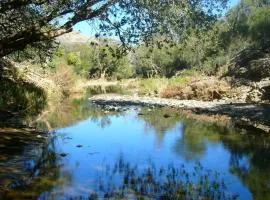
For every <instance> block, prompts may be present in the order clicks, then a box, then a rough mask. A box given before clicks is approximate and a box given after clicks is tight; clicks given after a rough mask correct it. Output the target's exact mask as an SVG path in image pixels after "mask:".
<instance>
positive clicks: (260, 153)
mask: <svg viewBox="0 0 270 200" xmlns="http://www.w3.org/2000/svg"><path fill="white" fill-rule="evenodd" d="M166 112H167V113H170V115H171V116H177V117H171V118H167V119H165V118H164V117H163V115H164V114H165V113H166ZM140 118H142V119H143V120H145V121H146V123H147V127H148V128H149V127H150V130H154V132H156V137H157V138H158V140H159V141H160V143H162V141H163V138H164V135H165V134H166V132H167V131H168V130H171V129H172V128H173V127H175V126H176V124H177V123H179V121H181V122H182V123H183V124H184V130H183V131H182V133H183V135H182V137H180V138H179V139H178V140H176V142H175V144H174V146H173V148H174V151H175V152H176V153H177V154H179V155H180V156H181V157H184V158H185V159H186V160H194V159H199V158H201V157H202V156H203V155H204V154H205V151H206V148H207V144H209V143H223V144H224V146H225V148H227V149H228V151H229V152H230V156H231V158H230V163H229V164H230V168H231V172H232V173H233V174H235V175H236V176H238V177H239V178H240V179H241V180H242V182H243V183H244V184H245V185H246V186H247V187H248V188H249V189H250V191H251V192H252V194H253V195H254V198H255V199H270V184H269V183H270V138H269V137H268V136H260V135H254V134H246V135H245V134H242V133H241V131H240V130H236V129H233V128H232V127H227V126H224V125H220V124H218V123H209V122H208V123H207V122H202V121H197V120H191V119H187V118H186V117H185V116H184V115H174V114H173V112H172V111H165V110H163V111H151V112H147V111H145V113H144V115H142V116H140Z"/></svg>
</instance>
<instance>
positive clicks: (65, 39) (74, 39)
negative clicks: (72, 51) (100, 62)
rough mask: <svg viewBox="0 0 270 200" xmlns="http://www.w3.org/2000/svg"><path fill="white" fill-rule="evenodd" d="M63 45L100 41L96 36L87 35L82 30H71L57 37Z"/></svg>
mask: <svg viewBox="0 0 270 200" xmlns="http://www.w3.org/2000/svg"><path fill="white" fill-rule="evenodd" d="M56 40H57V41H58V42H60V44H62V45H74V44H90V43H91V42H95V43H99V41H98V40H97V39H96V38H91V37H87V36H85V35H83V34H81V33H80V32H70V33H66V34H64V35H61V36H59V37H57V38H56Z"/></svg>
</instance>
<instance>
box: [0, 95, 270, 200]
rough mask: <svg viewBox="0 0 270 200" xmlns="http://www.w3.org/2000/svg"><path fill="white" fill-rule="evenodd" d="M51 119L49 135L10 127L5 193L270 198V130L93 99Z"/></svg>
mask: <svg viewBox="0 0 270 200" xmlns="http://www.w3.org/2000/svg"><path fill="white" fill-rule="evenodd" d="M167 115H169V116H167ZM45 121H46V123H45V122H44V123H43V124H41V125H40V127H45V125H48V124H50V126H51V127H52V128H56V131H55V132H54V133H53V134H52V135H50V136H48V137H46V138H43V136H42V138H40V137H36V136H32V135H30V136H29V134H28V135H27V134H26V135H27V136H25V137H24V138H21V137H19V136H20V134H25V132H23V131H22V133H16V134H15V133H13V134H5V133H4V132H3V134H4V135H5V137H2V138H1V146H0V154H1V157H0V164H1V165H0V178H1V182H0V183H1V190H2V192H1V193H2V194H1V195H2V197H3V198H7V199H8V198H9V199H98V198H99V199H104V198H105V199H107V198H108V199H109V198H111V199H183V198H185V199H199V198H202V197H204V198H205V199H243V200H248V199H269V198H270V157H269V156H270V153H269V144H270V139H269V137H268V136H259V135H258V136H256V137H255V136H254V135H250V134H243V132H241V131H239V130H235V129H233V128H232V127H230V126H223V125H221V124H218V123H210V122H208V123H207V122H202V121H198V120H191V119H189V118H188V117H187V116H186V115H184V114H181V113H179V112H175V111H173V110H170V109H160V108H155V109H149V108H139V107H129V108H128V109H126V110H125V111H122V112H109V111H105V110H104V109H102V108H99V107H97V106H95V105H91V104H90V103H89V102H88V101H87V100H73V101H71V102H67V103H65V104H63V105H62V107H60V108H59V110H57V111H56V112H55V113H53V114H51V115H50V116H48V117H47V119H46V120H45ZM6 135H8V136H6ZM18 138H20V139H18ZM202 199H203V198H202Z"/></svg>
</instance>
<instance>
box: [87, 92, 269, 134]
mask: <svg viewBox="0 0 270 200" xmlns="http://www.w3.org/2000/svg"><path fill="white" fill-rule="evenodd" d="M89 100H90V101H91V102H92V103H94V104H98V105H110V106H113V107H114V108H115V110H119V109H118V107H119V106H124V105H125V106H126V105H140V106H151V107H153V106H157V107H172V108H177V109H183V110H192V111H193V112H195V113H199V114H219V115H226V116H229V117H231V118H232V120H233V121H235V122H237V123H238V124H241V125H242V126H245V127H249V128H252V129H256V130H261V131H263V132H267V133H270V104H248V103H241V102H229V101H224V100H220V101H198V100H176V99H165V98H159V97H140V96H132V95H118V94H104V95H96V96H93V97H91V98H90V99H89Z"/></svg>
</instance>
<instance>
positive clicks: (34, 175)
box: [0, 133, 71, 199]
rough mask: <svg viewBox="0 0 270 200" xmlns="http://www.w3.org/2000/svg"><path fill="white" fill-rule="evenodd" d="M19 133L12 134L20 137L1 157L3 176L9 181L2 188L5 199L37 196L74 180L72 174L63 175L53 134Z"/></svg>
mask: <svg viewBox="0 0 270 200" xmlns="http://www.w3.org/2000/svg"><path fill="white" fill-rule="evenodd" d="M19 137H21V136H20V135H18V136H14V135H13V137H12V138H11V139H10V140H13V142H16V141H17V142H16V146H10V147H8V148H10V151H5V150H4V151H1V153H2V152H4V153H5V154H4V155H5V157H2V158H1V159H0V166H1V171H0V177H1V180H3V181H4V182H5V183H6V185H3V187H2V188H0V191H1V190H3V193H2V195H3V196H2V198H3V199H5V198H6V199H37V198H38V197H39V195H40V194H41V193H43V192H44V191H50V190H52V189H53V188H54V186H55V185H58V186H59V185H64V184H66V183H67V182H70V181H71V176H70V175H66V176H65V177H64V178H60V162H59V159H60V157H59V156H58V155H57V154H56V153H55V147H54V138H50V139H46V138H39V139H37V138H36V137H33V133H32V134H31V135H29V137H26V136H25V135H23V136H22V137H25V138H23V139H22V138H20V139H19ZM1 144H3V143H2V142H1ZM4 144H5V143H4ZM13 145H14V144H13ZM13 149H14V150H15V151H13ZM0 197H1V196H0Z"/></svg>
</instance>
